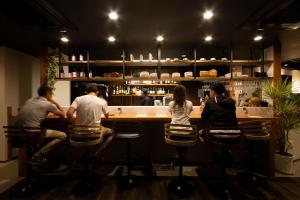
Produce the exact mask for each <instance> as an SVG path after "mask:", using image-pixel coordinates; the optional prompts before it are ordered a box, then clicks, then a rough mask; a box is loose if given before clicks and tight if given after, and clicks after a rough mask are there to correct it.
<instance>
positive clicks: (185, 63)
mask: <svg viewBox="0 0 300 200" xmlns="http://www.w3.org/2000/svg"><path fill="white" fill-rule="evenodd" d="M272 62H273V61H272V60H265V61H264V64H271V63H272ZM88 63H89V64H91V65H92V66H99V67H123V61H122V60H90V61H67V62H64V63H63V65H83V64H88ZM262 64H263V62H262V61H261V60H233V61H230V60H196V66H239V65H242V66H259V65H262ZM125 65H126V66H128V67H157V66H158V61H157V60H153V61H148V60H145V61H138V60H137V61H125ZM193 65H194V61H193V60H177V61H166V60H161V61H160V66H162V67H191V66H193Z"/></svg>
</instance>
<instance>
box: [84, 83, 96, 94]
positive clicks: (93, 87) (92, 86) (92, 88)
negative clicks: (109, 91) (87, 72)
mask: <svg viewBox="0 0 300 200" xmlns="http://www.w3.org/2000/svg"><path fill="white" fill-rule="evenodd" d="M98 91H99V89H98V87H97V85H96V84H88V85H87V86H86V92H87V93H91V92H95V93H96V92H98Z"/></svg>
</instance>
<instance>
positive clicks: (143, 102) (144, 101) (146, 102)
mask: <svg viewBox="0 0 300 200" xmlns="http://www.w3.org/2000/svg"><path fill="white" fill-rule="evenodd" d="M140 105H141V106H151V105H152V99H151V97H149V96H148V89H147V88H143V89H142V97H141V101H140Z"/></svg>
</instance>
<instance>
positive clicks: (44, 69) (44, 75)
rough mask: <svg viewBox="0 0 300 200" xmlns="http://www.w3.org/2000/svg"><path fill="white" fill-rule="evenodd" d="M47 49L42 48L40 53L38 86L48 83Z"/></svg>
mask: <svg viewBox="0 0 300 200" xmlns="http://www.w3.org/2000/svg"><path fill="white" fill-rule="evenodd" d="M47 61H48V47H43V48H42V49H41V52H40V63H41V64H40V84H41V85H43V84H47V82H48V64H47Z"/></svg>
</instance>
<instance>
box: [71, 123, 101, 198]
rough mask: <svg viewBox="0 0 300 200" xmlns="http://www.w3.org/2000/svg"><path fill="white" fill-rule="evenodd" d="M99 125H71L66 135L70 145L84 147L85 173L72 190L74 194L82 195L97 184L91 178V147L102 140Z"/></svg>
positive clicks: (91, 190) (94, 188) (89, 191)
mask: <svg viewBox="0 0 300 200" xmlns="http://www.w3.org/2000/svg"><path fill="white" fill-rule="evenodd" d="M100 131H101V126H98V125H97V126H85V125H71V126H69V130H68V135H69V142H70V145H71V146H73V147H79V148H84V149H85V153H84V156H83V158H84V160H85V162H86V163H85V175H84V178H83V180H82V181H81V182H79V183H78V184H76V185H75V186H74V187H73V189H72V191H73V194H74V195H76V196H84V195H86V194H89V193H91V192H93V191H95V190H96V189H97V184H96V182H95V181H93V180H92V173H93V170H92V155H91V147H93V146H95V145H99V144H101V143H102V142H103V138H102V136H101V134H100Z"/></svg>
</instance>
